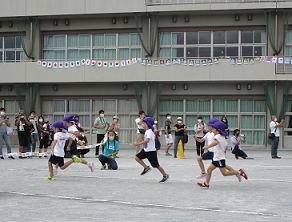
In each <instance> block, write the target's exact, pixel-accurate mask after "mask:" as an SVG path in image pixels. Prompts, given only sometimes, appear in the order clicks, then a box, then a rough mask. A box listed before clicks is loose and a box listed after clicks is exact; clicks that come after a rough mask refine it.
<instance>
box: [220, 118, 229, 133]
mask: <svg viewBox="0 0 292 222" xmlns="http://www.w3.org/2000/svg"><path fill="white" fill-rule="evenodd" d="M221 122H223V123H225V125H226V128H225V131H226V132H227V136H229V126H228V120H227V118H226V116H223V117H222V118H221Z"/></svg>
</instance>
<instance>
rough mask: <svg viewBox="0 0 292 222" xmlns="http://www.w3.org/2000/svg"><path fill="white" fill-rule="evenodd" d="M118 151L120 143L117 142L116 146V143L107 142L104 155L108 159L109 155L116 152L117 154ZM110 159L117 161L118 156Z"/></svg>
mask: <svg viewBox="0 0 292 222" xmlns="http://www.w3.org/2000/svg"><path fill="white" fill-rule="evenodd" d="M116 150H119V142H118V141H115V144H114V141H113V142H111V141H108V140H107V141H106V142H105V144H104V152H103V155H104V156H106V157H107V155H109V154H113V153H114V152H116ZM108 158H112V159H115V158H116V156H110V157H108Z"/></svg>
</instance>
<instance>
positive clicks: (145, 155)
mask: <svg viewBox="0 0 292 222" xmlns="http://www.w3.org/2000/svg"><path fill="white" fill-rule="evenodd" d="M136 157H138V158H139V159H141V160H143V159H148V161H149V163H150V164H151V166H152V167H154V168H157V167H159V166H160V165H159V163H158V159H157V152H156V151H151V152H145V150H144V149H142V150H141V151H140V153H138V154H137V155H136Z"/></svg>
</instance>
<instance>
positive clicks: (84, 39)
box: [43, 33, 142, 61]
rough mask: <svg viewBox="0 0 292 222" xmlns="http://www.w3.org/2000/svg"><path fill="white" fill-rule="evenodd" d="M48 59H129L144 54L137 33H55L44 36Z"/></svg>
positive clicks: (44, 49) (44, 51) (44, 52)
mask: <svg viewBox="0 0 292 222" xmlns="http://www.w3.org/2000/svg"><path fill="white" fill-rule="evenodd" d="M43 41H44V42H43V58H44V59H46V60H55V61H58V60H60V61H62V60H69V61H70V60H77V59H95V60H99V59H106V60H109V59H129V58H139V57H141V56H142V49H141V43H140V39H139V35H138V34H137V33H121V34H79V35H53V36H44V37H43Z"/></svg>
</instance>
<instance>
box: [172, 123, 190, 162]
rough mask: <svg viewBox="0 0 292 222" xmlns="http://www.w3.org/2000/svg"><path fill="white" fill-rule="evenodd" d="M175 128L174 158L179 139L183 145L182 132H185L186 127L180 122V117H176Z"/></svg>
mask: <svg viewBox="0 0 292 222" xmlns="http://www.w3.org/2000/svg"><path fill="white" fill-rule="evenodd" d="M174 130H175V138H174V150H173V154H174V158H177V146H178V144H179V141H180V140H181V142H182V144H183V149H185V147H184V133H186V130H187V127H186V126H185V125H184V124H183V123H182V117H178V118H177V124H176V125H175V126H174Z"/></svg>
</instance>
